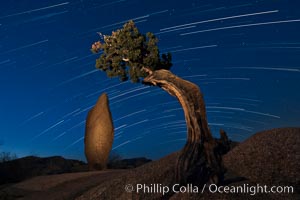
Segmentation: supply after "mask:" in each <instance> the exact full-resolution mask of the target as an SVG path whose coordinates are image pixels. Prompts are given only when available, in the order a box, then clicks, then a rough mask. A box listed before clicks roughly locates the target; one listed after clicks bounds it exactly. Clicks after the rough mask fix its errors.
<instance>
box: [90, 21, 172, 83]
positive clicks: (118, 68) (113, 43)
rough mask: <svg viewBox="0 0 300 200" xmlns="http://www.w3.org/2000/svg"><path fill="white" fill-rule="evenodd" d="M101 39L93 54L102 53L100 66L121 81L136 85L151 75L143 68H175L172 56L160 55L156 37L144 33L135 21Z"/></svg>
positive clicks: (110, 75)
mask: <svg viewBox="0 0 300 200" xmlns="http://www.w3.org/2000/svg"><path fill="white" fill-rule="evenodd" d="M101 36H102V35H101ZM101 39H102V41H98V42H95V43H94V44H93V45H92V51H93V52H94V53H98V52H100V53H101V55H100V57H99V58H98V59H97V60H96V67H97V68H99V69H101V70H103V71H105V72H106V74H107V76H108V77H119V78H120V80H121V81H126V80H128V79H130V80H131V81H132V82H134V83H136V82H139V81H140V80H141V78H143V77H145V76H146V75H147V73H146V72H145V71H143V70H142V68H143V67H145V68H148V69H150V70H152V71H155V70H159V69H166V70H169V69H170V68H171V66H172V63H171V59H172V57H171V54H170V53H167V54H162V55H160V52H159V49H158V46H157V43H158V39H157V38H156V37H155V35H154V34H153V33H150V32H148V33H147V34H146V35H145V34H141V33H140V32H139V30H138V28H137V27H136V26H135V24H134V22H133V21H129V22H127V23H126V24H124V26H123V28H122V29H119V30H117V31H113V32H112V34H111V35H103V36H102V38H101Z"/></svg>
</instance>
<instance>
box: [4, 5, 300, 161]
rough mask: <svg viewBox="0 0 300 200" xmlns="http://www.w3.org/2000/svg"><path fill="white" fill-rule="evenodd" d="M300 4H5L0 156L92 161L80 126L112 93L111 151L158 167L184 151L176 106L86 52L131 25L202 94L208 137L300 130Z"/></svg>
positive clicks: (157, 91) (171, 99) (160, 92)
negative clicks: (112, 74)
mask: <svg viewBox="0 0 300 200" xmlns="http://www.w3.org/2000/svg"><path fill="white" fill-rule="evenodd" d="M299 6H300V3H299V2H297V1H289V2H283V1H261V0H259V1H248V0H241V1H239V2H238V3H236V2H234V1H226V2H225V1H208V0H203V1H198V0H186V1H171V0H166V1H158V0H151V1H150V0H145V1H138V0H119V1H108V0H103V1H94V0H74V1H59V0H54V1H34V0H29V1H26V2H23V1H2V2H1V3H0V83H1V84H0V91H1V92H2V94H1V98H0V110H1V112H0V113H1V115H0V117H1V123H0V132H1V135H0V136H1V137H0V140H1V141H3V145H2V146H0V147H1V149H0V150H2V149H3V150H5V151H9V152H13V153H16V154H17V156H18V157H22V156H27V155H38V156H53V155H61V156H64V157H67V158H74V159H80V160H85V157H84V151H83V149H84V148H83V147H84V146H83V145H84V131H85V122H86V121H85V120H86V117H87V113H88V111H89V110H90V109H91V108H92V107H93V106H94V104H95V103H96V101H97V99H98V98H99V96H100V95H101V94H102V93H103V92H106V93H107V94H108V97H109V101H110V108H111V112H112V117H113V120H114V127H115V140H114V143H113V151H114V152H117V153H119V154H120V155H122V156H123V157H127V158H130V157H141V156H143V157H148V158H151V159H158V158H160V157H163V156H164V155H167V154H169V153H171V152H174V151H177V150H179V149H180V148H182V147H183V145H184V144H185V141H186V124H185V120H184V113H183V110H182V108H181V106H180V104H179V103H178V102H177V101H176V99H174V97H172V96H170V95H169V94H167V93H166V92H165V91H163V90H161V89H160V88H158V87H149V86H145V85H142V84H132V83H130V82H120V81H119V80H118V78H115V79H110V78H108V77H106V75H105V73H103V72H101V71H99V70H97V69H95V60H96V58H97V57H99V54H92V53H91V52H90V48H91V44H93V43H94V42H95V41H98V40H100V38H101V37H103V35H105V34H110V33H111V31H113V30H116V29H118V28H121V27H122V25H123V24H124V23H125V22H127V21H128V20H134V21H135V23H136V25H137V27H138V28H139V30H140V31H141V32H143V33H146V32H153V33H155V34H156V35H157V37H158V39H159V48H160V52H161V53H167V52H170V53H172V57H173V67H172V68H171V71H172V72H173V73H174V74H176V75H178V76H180V77H182V78H184V79H185V80H188V81H191V82H193V83H195V84H197V85H198V86H199V87H200V89H201V91H202V92H203V95H204V99H205V104H206V108H207V110H206V112H207V119H208V123H209V128H210V130H211V132H212V133H213V135H214V136H215V137H218V136H219V130H220V129H224V130H225V131H226V132H227V134H228V136H229V138H230V139H231V140H235V141H243V140H245V139H247V138H248V137H249V136H251V135H252V134H254V133H256V132H258V131H261V130H265V129H271V128H276V127H291V126H299V122H300V103H299V102H300V93H299V91H300V73H299V72H300V56H299V54H300V37H299V31H300V13H299V10H298V8H299Z"/></svg>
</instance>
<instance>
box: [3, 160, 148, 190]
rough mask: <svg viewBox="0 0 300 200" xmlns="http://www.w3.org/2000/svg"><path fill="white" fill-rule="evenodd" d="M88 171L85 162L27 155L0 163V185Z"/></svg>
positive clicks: (119, 165)
mask: <svg viewBox="0 0 300 200" xmlns="http://www.w3.org/2000/svg"><path fill="white" fill-rule="evenodd" d="M148 162H151V160H149V159H147V158H143V157H141V158H131V159H120V160H114V161H113V162H111V163H109V164H108V168H110V169H130V168H136V167H139V166H141V165H143V164H145V163H148ZM85 171H88V166H87V164H86V163H84V162H82V161H78V160H72V159H65V158H63V157H60V156H53V157H47V158H40V157H36V156H28V157H23V158H19V159H15V160H12V161H8V162H4V163H0V185H1V184H5V183H16V182H20V181H22V180H25V179H28V178H32V177H35V176H42V175H51V174H63V173H72V172H85Z"/></svg>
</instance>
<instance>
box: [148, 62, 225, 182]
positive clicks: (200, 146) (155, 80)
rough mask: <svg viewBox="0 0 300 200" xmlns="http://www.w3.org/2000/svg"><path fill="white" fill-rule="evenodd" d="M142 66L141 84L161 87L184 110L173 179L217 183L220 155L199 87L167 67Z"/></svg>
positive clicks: (221, 172) (220, 170)
mask: <svg viewBox="0 0 300 200" xmlns="http://www.w3.org/2000/svg"><path fill="white" fill-rule="evenodd" d="M143 69H144V70H145V71H146V72H147V73H148V76H147V77H146V78H145V79H144V83H145V84H150V85H155V86H158V87H161V88H162V89H163V90H165V91H167V92H168V93H169V94H171V95H173V96H175V97H177V99H178V100H179V102H180V104H181V106H182V108H183V110H184V115H185V120H186V123H187V142H186V144H185V146H184V148H183V149H182V150H181V153H180V156H179V157H178V160H177V164H176V169H175V171H176V172H175V173H176V174H175V175H176V180H177V181H178V182H179V183H181V184H186V183H197V184H204V183H207V182H213V183H218V182H219V181H220V179H222V174H223V169H222V163H221V157H220V155H219V154H218V151H217V143H216V141H215V140H214V138H213V137H212V135H211V133H210V130H209V128H208V124H207V119H206V110H205V104H204V100H203V96H202V93H201V91H200V89H199V87H198V86H197V85H195V84H193V83H191V82H189V81H186V80H183V79H181V78H179V77H177V76H175V75H174V74H172V73H171V72H170V71H168V70H163V69H162V70H156V71H151V70H149V69H147V68H143Z"/></svg>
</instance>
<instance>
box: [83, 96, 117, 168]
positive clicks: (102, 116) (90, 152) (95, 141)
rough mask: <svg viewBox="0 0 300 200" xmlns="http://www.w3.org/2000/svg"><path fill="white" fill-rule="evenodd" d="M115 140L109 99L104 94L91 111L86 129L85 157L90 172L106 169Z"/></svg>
mask: <svg viewBox="0 0 300 200" xmlns="http://www.w3.org/2000/svg"><path fill="white" fill-rule="evenodd" d="M113 138H114V126H113V121H112V116H111V112H110V109H109V102H108V97H107V95H106V94H105V93H104V94H102V95H101V96H100V97H99V99H98V101H97V103H96V105H95V106H94V107H93V108H92V109H91V110H90V111H89V113H88V116H87V120H86V129H85V138H84V144H85V156H86V158H87V161H88V165H89V168H90V170H101V169H105V168H106V164H107V160H108V157H109V153H110V150H111V148H112V144H113Z"/></svg>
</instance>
